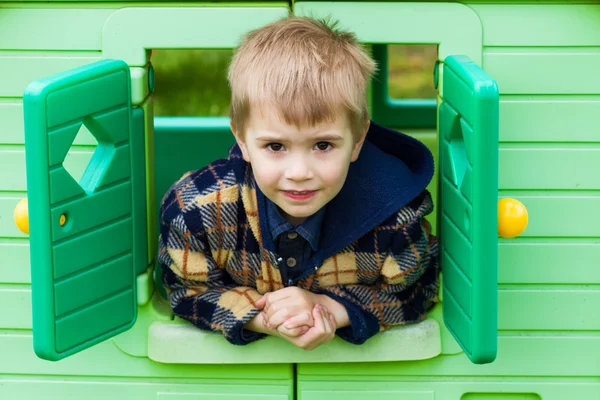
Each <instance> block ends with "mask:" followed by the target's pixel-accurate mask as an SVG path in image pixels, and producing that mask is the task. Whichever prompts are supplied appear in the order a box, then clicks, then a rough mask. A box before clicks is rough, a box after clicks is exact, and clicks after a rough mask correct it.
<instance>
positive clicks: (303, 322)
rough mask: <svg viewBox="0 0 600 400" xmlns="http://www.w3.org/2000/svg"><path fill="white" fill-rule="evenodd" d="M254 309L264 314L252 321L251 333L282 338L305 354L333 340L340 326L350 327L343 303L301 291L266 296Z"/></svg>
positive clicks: (295, 289) (289, 290)
mask: <svg viewBox="0 0 600 400" xmlns="http://www.w3.org/2000/svg"><path fill="white" fill-rule="evenodd" d="M255 305H256V307H257V308H258V309H259V310H262V311H261V312H260V314H258V315H257V316H256V317H255V318H254V319H253V320H252V321H250V323H249V324H248V325H247V328H248V329H251V330H254V331H257V332H262V333H266V334H269V335H273V336H279V337H281V338H283V339H285V340H287V341H289V342H291V343H293V344H294V345H296V346H298V347H300V348H302V349H305V350H313V349H315V348H317V347H318V346H320V345H321V344H323V343H327V342H329V341H330V340H331V339H333V337H334V336H335V331H336V329H337V328H340V327H341V326H340V322H341V323H342V324H344V325H347V324H348V322H347V319H348V316H347V314H346V311H345V308H344V307H343V306H342V305H341V304H340V303H338V302H336V301H335V300H333V299H331V298H329V297H328V296H325V295H319V294H315V293H312V292H309V291H307V290H304V289H301V288H298V287H287V288H283V289H280V290H277V291H275V292H270V293H266V294H265V295H264V296H263V297H261V298H260V299H259V300H258V301H257V302H256V304H255ZM328 306H329V307H328ZM336 317H337V318H336ZM338 319H340V320H341V321H339V320H338Z"/></svg>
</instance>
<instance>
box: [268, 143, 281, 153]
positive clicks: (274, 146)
mask: <svg viewBox="0 0 600 400" xmlns="http://www.w3.org/2000/svg"><path fill="white" fill-rule="evenodd" d="M266 147H267V149H269V150H270V151H272V152H275V153H277V152H280V151H282V150H283V149H284V147H283V145H282V144H281V143H269V144H268V145H267V146H266Z"/></svg>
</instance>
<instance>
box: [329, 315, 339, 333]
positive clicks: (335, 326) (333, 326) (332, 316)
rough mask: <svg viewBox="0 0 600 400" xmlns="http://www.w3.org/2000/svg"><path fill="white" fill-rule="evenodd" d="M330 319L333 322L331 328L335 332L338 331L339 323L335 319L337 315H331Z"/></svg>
mask: <svg viewBox="0 0 600 400" xmlns="http://www.w3.org/2000/svg"><path fill="white" fill-rule="evenodd" d="M329 319H330V320H331V327H332V328H333V330H334V331H335V330H337V321H336V319H335V315H333V314H329Z"/></svg>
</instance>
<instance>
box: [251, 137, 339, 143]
mask: <svg viewBox="0 0 600 400" xmlns="http://www.w3.org/2000/svg"><path fill="white" fill-rule="evenodd" d="M343 139H344V138H343V136H340V135H319V136H317V137H315V138H313V140H318V141H330V142H335V141H338V140H343ZM256 140H257V141H259V142H283V141H285V139H284V138H283V137H281V136H259V137H257V138H256Z"/></svg>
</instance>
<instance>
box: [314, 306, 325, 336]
mask: <svg viewBox="0 0 600 400" xmlns="http://www.w3.org/2000/svg"><path fill="white" fill-rule="evenodd" d="M312 315H313V320H314V321H315V329H316V330H317V331H319V332H323V330H324V329H325V326H324V325H323V316H322V312H321V305H320V304H317V305H315V306H314V307H313V309H312Z"/></svg>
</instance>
